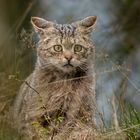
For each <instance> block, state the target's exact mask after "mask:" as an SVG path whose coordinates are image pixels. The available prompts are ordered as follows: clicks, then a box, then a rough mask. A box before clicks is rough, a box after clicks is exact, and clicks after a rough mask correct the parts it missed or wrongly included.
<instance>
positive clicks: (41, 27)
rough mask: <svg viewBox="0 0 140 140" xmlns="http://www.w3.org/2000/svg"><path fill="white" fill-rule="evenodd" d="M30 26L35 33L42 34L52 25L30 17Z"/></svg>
mask: <svg viewBox="0 0 140 140" xmlns="http://www.w3.org/2000/svg"><path fill="white" fill-rule="evenodd" d="M31 24H32V25H33V27H34V29H35V31H36V32H39V33H43V32H44V31H45V30H47V29H48V28H50V27H53V25H54V23H53V22H51V21H47V20H45V19H43V18H39V17H31Z"/></svg>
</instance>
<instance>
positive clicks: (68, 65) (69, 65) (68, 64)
mask: <svg viewBox="0 0 140 140" xmlns="http://www.w3.org/2000/svg"><path fill="white" fill-rule="evenodd" d="M63 67H73V65H72V64H70V63H67V64H65V65H63Z"/></svg>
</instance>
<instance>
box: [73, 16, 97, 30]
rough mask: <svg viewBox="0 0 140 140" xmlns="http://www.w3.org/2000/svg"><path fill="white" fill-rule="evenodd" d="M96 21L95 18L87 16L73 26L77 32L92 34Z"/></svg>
mask: <svg viewBox="0 0 140 140" xmlns="http://www.w3.org/2000/svg"><path fill="white" fill-rule="evenodd" d="M96 20H97V17H96V16H89V17H87V18H84V19H83V20H80V21H77V22H75V23H73V24H74V25H76V27H77V28H78V29H79V31H81V32H85V33H90V32H92V30H93V29H95V24H96Z"/></svg>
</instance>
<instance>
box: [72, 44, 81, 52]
mask: <svg viewBox="0 0 140 140" xmlns="http://www.w3.org/2000/svg"><path fill="white" fill-rule="evenodd" d="M82 50H83V46H81V45H75V46H74V52H81V51H82Z"/></svg>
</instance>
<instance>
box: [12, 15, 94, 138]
mask: <svg viewBox="0 0 140 140" xmlns="http://www.w3.org/2000/svg"><path fill="white" fill-rule="evenodd" d="M95 21H96V17H94V16H93V17H88V18H86V19H84V20H82V21H79V22H75V23H72V24H57V23H53V22H50V21H46V20H44V19H41V18H37V17H34V18H32V20H31V22H32V25H33V27H34V28H35V30H36V32H37V33H38V34H39V36H40V41H39V43H38V48H37V62H36V66H35V69H34V71H33V73H32V74H31V75H30V76H29V77H28V78H27V80H26V82H25V83H23V85H22V86H21V88H20V91H19V95H18V96H17V99H16V101H15V106H14V119H15V121H16V124H18V128H19V130H20V131H21V132H22V133H24V134H26V138H25V139H28V140H34V139H36V140H47V139H52V137H54V140H59V139H60V140H62V139H63V138H62V137H61V136H62V135H63V136H64V139H65V140H68V139H70V137H75V140H83V139H82V137H81V138H80V137H79V135H77V136H72V135H73V134H75V132H73V130H76V131H77V133H80V129H78V128H77V125H79V123H80V124H81V126H82V127H83V126H88V127H89V128H91V127H92V126H93V124H94V115H95V70H94V60H95V59H94V56H95V47H94V45H93V43H92V41H91V39H90V32H91V30H92V29H94V24H95ZM55 45H59V46H61V49H63V51H62V52H59V53H58V52H56V51H55V50H54V46H55ZM76 45H81V46H82V50H81V51H80V52H75V51H74V49H75V46H76ZM81 46H80V47H81ZM68 58H70V60H68ZM68 61H69V63H70V64H71V65H68V66H67V65H66V66H65V63H68ZM59 118H61V119H62V120H61V121H59V123H58V122H57V121H56V120H57V119H59ZM69 127H70V128H71V127H73V130H72V129H70V128H69ZM44 129H46V130H49V133H48V134H47V135H46V134H45V133H44ZM84 130H86V131H87V128H84V127H83V131H84ZM45 132H46V131H45ZM70 134H71V136H70Z"/></svg>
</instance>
